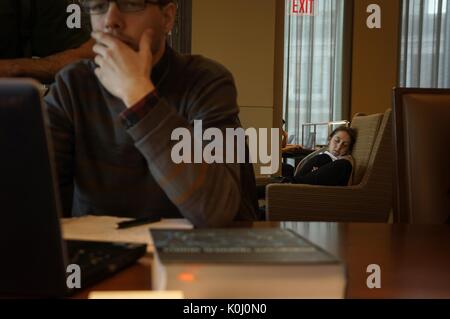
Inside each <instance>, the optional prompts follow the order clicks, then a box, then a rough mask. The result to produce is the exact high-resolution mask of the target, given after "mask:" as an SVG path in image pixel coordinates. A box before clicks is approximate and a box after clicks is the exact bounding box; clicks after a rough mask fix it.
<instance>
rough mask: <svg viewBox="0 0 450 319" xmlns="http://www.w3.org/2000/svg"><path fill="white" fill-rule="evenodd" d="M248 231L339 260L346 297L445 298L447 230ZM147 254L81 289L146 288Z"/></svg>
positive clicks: (339, 226) (449, 259) (449, 272)
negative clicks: (372, 277)
mask: <svg viewBox="0 0 450 319" xmlns="http://www.w3.org/2000/svg"><path fill="white" fill-rule="evenodd" d="M240 226H244V227H245V226H248V227H285V228H290V229H293V230H295V231H297V232H298V233H299V234H300V235H302V236H304V237H306V238H308V239H309V240H311V241H312V242H314V243H316V244H317V245H319V246H321V247H323V248H324V249H326V250H328V251H329V252H331V253H332V254H334V255H336V256H337V257H339V258H341V259H342V260H343V261H344V262H345V264H346V266H347V271H348V286H347V292H346V297H347V298H450V226H449V225H388V224H350V223H302V222H285V223H274V222H257V223H253V224H240ZM151 258H152V257H151V255H148V256H146V257H144V258H142V259H141V260H140V261H139V262H138V263H137V264H136V265H134V266H132V267H130V268H128V269H126V270H124V271H122V272H121V273H118V274H117V275H115V276H113V277H111V278H109V279H107V280H105V281H103V282H101V283H99V284H98V285H96V286H93V287H90V288H89V289H85V290H82V291H81V292H80V293H78V294H77V295H76V297H78V298H85V297H87V295H88V293H89V292H90V291H93V290H148V289H151ZM370 264H378V265H379V266H380V267H381V288H380V289H369V288H367V285H366V280H367V277H368V276H369V274H368V273H367V272H366V270H367V266H368V265H370Z"/></svg>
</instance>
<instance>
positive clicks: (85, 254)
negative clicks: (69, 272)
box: [66, 240, 147, 288]
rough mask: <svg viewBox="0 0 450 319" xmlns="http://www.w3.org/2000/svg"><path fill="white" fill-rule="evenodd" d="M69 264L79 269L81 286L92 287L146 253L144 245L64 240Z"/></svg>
mask: <svg viewBox="0 0 450 319" xmlns="http://www.w3.org/2000/svg"><path fill="white" fill-rule="evenodd" d="M66 246H67V251H68V255H69V264H76V265H78V266H80V268H81V286H82V288H85V287H86V286H89V285H92V284H94V283H96V282H98V281H101V280H103V279H105V278H106V277H108V276H110V275H112V274H114V273H116V272H117V271H119V270H121V269H123V268H125V267H127V266H130V265H132V264H134V263H135V262H136V261H137V260H138V259H139V258H141V257H142V256H143V255H145V253H146V247H147V246H146V245H145V244H126V243H110V242H92V241H78V240H66Z"/></svg>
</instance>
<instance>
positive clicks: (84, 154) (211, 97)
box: [45, 48, 257, 227]
mask: <svg viewBox="0 0 450 319" xmlns="http://www.w3.org/2000/svg"><path fill="white" fill-rule="evenodd" d="M94 68H95V65H94V63H93V62H92V61H90V60H84V61H80V62H78V63H75V64H72V65H70V66H68V67H66V68H65V69H63V70H62V71H61V72H60V73H59V74H58V75H57V76H56V81H55V83H54V84H53V86H52V87H51V88H50V92H49V94H48V95H47V96H46V98H45V102H46V108H47V112H48V115H49V128H50V131H51V135H52V139H53V148H54V153H55V162H56V167H57V173H58V180H59V189H60V196H61V199H62V206H63V209H64V212H65V214H66V215H70V214H71V215H72V216H81V215H86V214H94V215H114V216H123V217H136V218H138V217H147V216H153V215H158V216H160V217H182V216H184V217H185V218H187V219H189V220H190V221H191V222H192V223H193V224H194V225H195V226H197V227H217V226H224V225H227V224H229V223H230V222H231V221H233V220H255V219H257V215H256V214H257V213H256V205H257V204H256V190H255V177H254V173H253V168H252V165H251V164H206V163H201V164H187V163H186V164H183V163H182V164H175V163H173V161H172V160H171V150H172V146H173V145H174V144H175V143H176V141H171V134H172V131H173V130H174V129H176V128H179V127H185V128H188V129H190V130H191V131H192V126H193V121H194V120H202V121H203V129H207V128H208V127H217V128H219V129H222V130H224V129H225V128H236V127H239V126H240V123H239V119H238V113H239V108H238V106H237V93H236V88H235V84H234V80H233V77H232V75H231V74H230V73H229V72H228V71H227V70H226V69H225V68H224V67H223V66H221V65H220V64H218V63H216V62H213V61H211V60H209V59H206V58H204V57H201V56H193V55H179V54H178V53H176V52H175V51H173V50H172V49H170V48H167V49H166V52H165V54H164V56H163V58H162V59H161V60H160V61H159V62H158V64H157V65H156V66H155V68H154V69H153V71H152V81H153V83H155V86H156V88H157V91H158V95H159V97H160V98H159V100H158V101H157V103H156V104H155V105H154V106H153V107H152V108H151V110H150V111H149V112H148V113H147V114H146V115H145V116H144V117H143V118H142V120H140V121H138V122H137V123H136V124H135V125H133V126H132V127H129V128H126V126H125V125H124V124H123V122H122V121H121V117H120V115H121V113H122V112H123V111H124V110H125V109H126V107H125V105H124V104H123V102H122V101H121V100H119V99H117V98H116V97H114V96H112V95H111V94H110V93H109V92H108V91H107V90H106V89H105V88H104V87H103V86H102V85H101V84H100V82H99V81H98V80H97V78H96V76H95V74H94Z"/></svg>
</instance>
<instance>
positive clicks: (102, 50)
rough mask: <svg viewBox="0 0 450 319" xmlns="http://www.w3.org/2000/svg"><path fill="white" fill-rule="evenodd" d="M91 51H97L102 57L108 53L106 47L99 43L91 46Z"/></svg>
mask: <svg viewBox="0 0 450 319" xmlns="http://www.w3.org/2000/svg"><path fill="white" fill-rule="evenodd" d="M92 51H94V53H97V54H98V55H100V56H102V57H106V56H107V55H108V48H107V47H105V46H104V45H101V44H95V45H94V46H93V47H92Z"/></svg>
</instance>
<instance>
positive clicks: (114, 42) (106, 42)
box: [92, 32, 122, 50]
mask: <svg viewBox="0 0 450 319" xmlns="http://www.w3.org/2000/svg"><path fill="white" fill-rule="evenodd" d="M92 37H93V38H94V39H95V41H96V42H97V44H100V45H103V46H105V47H107V48H110V49H113V50H115V49H117V48H118V46H120V45H121V44H122V42H121V41H119V40H118V39H116V38H115V37H113V36H112V35H109V34H106V33H103V32H92Z"/></svg>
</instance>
